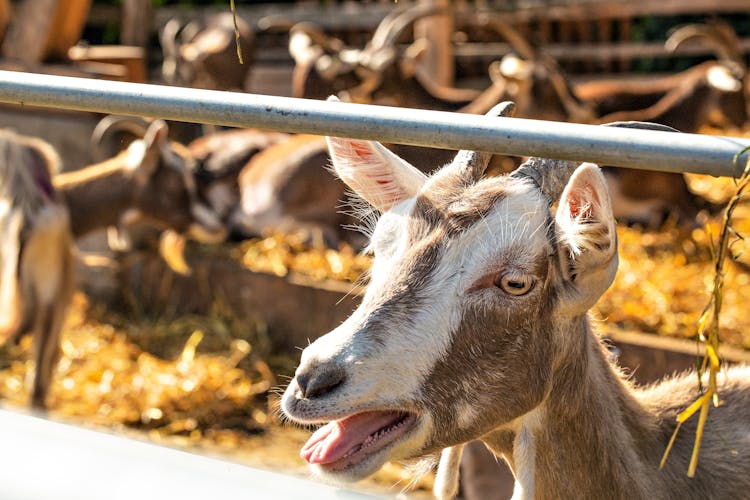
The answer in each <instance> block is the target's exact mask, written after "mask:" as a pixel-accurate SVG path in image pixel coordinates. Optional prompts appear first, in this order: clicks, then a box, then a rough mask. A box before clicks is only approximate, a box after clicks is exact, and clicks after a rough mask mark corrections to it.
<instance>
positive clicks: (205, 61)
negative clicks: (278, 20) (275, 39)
mask: <svg viewBox="0 0 750 500" xmlns="http://www.w3.org/2000/svg"><path fill="white" fill-rule="evenodd" d="M237 28H238V30H239V46H240V50H241V51H242V59H243V61H242V62H243V63H242V64H240V61H239V57H238V55H237V46H236V44H235V31H234V20H233V17H232V14H231V13H229V12H222V13H220V14H216V15H213V16H211V17H209V18H208V20H206V22H205V23H198V22H192V23H189V24H188V25H186V26H183V25H182V23H181V22H180V20H178V19H171V20H170V21H168V22H167V23H166V24H165V25H164V27H163V28H162V30H161V33H160V35H159V40H160V41H161V47H162V52H163V55H164V60H163V63H162V78H164V81H165V82H166V83H168V84H171V85H184V86H190V87H197V88H203V89H212V90H244V88H245V82H246V81H247V78H248V75H249V72H250V67H251V66H252V62H253V51H254V45H255V33H254V32H253V29H252V28H251V27H250V25H249V24H248V23H247V22H246V21H244V20H243V19H242V18H241V17H237Z"/></svg>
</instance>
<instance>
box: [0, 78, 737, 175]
mask: <svg viewBox="0 0 750 500" xmlns="http://www.w3.org/2000/svg"><path fill="white" fill-rule="evenodd" d="M0 102H6V103H16V104H21V105H36V106H46V107H52V108H65V109H74V110H80V111H93V112H100V113H113V114H122V115H133V116H137V115H140V116H150V117H155V118H164V119H169V120H177V121H188V122H199V123H211V124H216V125H227V126H234V127H256V128H262V129H267V130H276V131H284V132H298V133H310V134H319V135H332V136H341V137H352V138H357V139H369V140H380V141H384V142H393V143H399V144H412V145H421V146H431V147H439V148H446V149H473V150H478V151H488V152H492V153H498V154H508V155H516V156H532V155H533V156H542V157H548V158H558V159H566V160H575V161H590V162H595V163H598V164H601V165H613V166H621V167H631V168H641V169H647V170H660V171H666V172H688V173H702V174H710V175H715V176H737V175H739V173H740V172H741V171H742V168H743V167H744V164H745V162H746V161H747V155H746V154H744V155H743V156H742V157H741V158H740V161H738V162H735V155H737V154H738V153H739V152H740V151H741V150H742V149H744V148H745V147H748V146H750V140H748V139H738V138H729V137H718V136H706V135H699V134H675V133H669V132H657V131H646V130H636V129H618V128H611V127H599V126H594V125H580V124H572V123H558V122H547V121H541V120H527V119H521V118H487V117H484V116H475V115H467V114H459V113H446V112H439V111H426V110H416V109H404V108H393V107H387V106H371V105H363V104H349V103H340V102H337V103H332V102H324V101H316V100H310V99H294V98H290V97H274V96H263V95H256V94H245V93H238V92H220V91H212V90H197V89H186V88H179V87H168V86H161V85H146V84H136V83H124V82H112V81H104V80H93V79H85V78H72V77H62V76H51V75H39V74H33V73H21V72H11V71H0Z"/></svg>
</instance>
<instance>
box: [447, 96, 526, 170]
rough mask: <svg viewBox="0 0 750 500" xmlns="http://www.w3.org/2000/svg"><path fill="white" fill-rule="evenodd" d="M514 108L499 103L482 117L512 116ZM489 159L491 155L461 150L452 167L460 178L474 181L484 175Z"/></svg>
mask: <svg viewBox="0 0 750 500" xmlns="http://www.w3.org/2000/svg"><path fill="white" fill-rule="evenodd" d="M515 107H516V105H515V104H514V103H513V102H511V101H505V102H501V103H500V104H496V105H495V106H494V107H492V109H490V110H489V111H488V112H487V113H486V114H485V115H484V116H494V117H497V116H500V117H506V116H512V114H513V111H514V110H515ZM490 158H492V153H485V152H483V151H470V150H468V149H462V150H461V151H459V152H458V153H457V154H456V158H455V159H454V160H453V166H454V168H457V169H458V171H459V173H460V175H461V176H462V177H466V178H467V179H468V180H470V181H476V180H478V179H480V178H481V177H482V175H483V174H484V171H485V170H486V169H487V165H488V164H489V163H490Z"/></svg>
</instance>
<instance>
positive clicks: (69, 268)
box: [0, 130, 74, 408]
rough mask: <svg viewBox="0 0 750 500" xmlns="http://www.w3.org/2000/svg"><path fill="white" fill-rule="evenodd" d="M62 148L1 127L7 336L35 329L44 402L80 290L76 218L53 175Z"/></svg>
mask: <svg viewBox="0 0 750 500" xmlns="http://www.w3.org/2000/svg"><path fill="white" fill-rule="evenodd" d="M59 168H60V158H59V156H58V155H57V153H56V152H55V150H54V149H53V148H52V147H51V146H50V145H49V144H47V143H46V142H44V141H41V140H39V139H35V138H31V137H26V136H21V135H17V134H15V133H13V132H10V131H7V130H2V131H0V344H4V343H5V342H7V341H13V340H15V339H16V338H17V337H18V336H19V335H21V334H23V333H26V332H30V333H31V334H32V335H33V343H34V360H35V362H36V372H35V374H34V377H33V380H32V381H31V385H32V390H31V403H32V405H33V406H34V407H36V408H43V407H44V403H45V397H46V395H47V392H48V390H49V384H50V380H51V378H52V371H53V370H54V367H55V366H56V363H57V359H58V355H59V348H58V346H59V342H60V330H61V328H62V325H63V320H64V318H65V313H66V310H67V308H68V305H69V304H70V298H71V296H72V291H73V281H74V280H73V263H72V256H71V250H72V248H71V244H72V239H71V234H70V218H69V215H68V210H67V207H66V206H65V203H64V200H63V199H62V197H61V195H60V193H59V192H57V191H56V189H55V188H54V187H53V185H52V176H53V174H54V173H55V171H57V170H58V169H59Z"/></svg>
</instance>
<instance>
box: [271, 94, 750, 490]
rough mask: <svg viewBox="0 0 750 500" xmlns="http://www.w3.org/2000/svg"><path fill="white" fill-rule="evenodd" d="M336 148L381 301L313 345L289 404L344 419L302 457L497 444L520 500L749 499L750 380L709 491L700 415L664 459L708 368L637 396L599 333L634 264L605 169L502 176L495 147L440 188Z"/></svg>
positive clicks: (353, 472)
mask: <svg viewBox="0 0 750 500" xmlns="http://www.w3.org/2000/svg"><path fill="white" fill-rule="evenodd" d="M501 112H502V108H501V109H499V110H496V111H494V113H495V114H497V113H501ZM654 133H658V132H654ZM328 143H329V148H330V151H331V156H332V158H333V164H334V168H335V170H336V172H337V173H338V175H339V176H340V177H341V179H342V180H343V181H344V182H345V183H346V184H348V185H349V187H351V188H352V189H353V190H354V191H355V192H356V193H358V194H359V195H360V196H362V197H363V198H364V199H365V200H367V201H368V202H370V203H371V204H372V205H373V206H374V207H375V208H376V209H378V210H379V211H381V212H382V216H381V217H380V219H379V221H378V222H377V225H376V227H375V229H374V232H373V234H372V239H371V243H370V248H371V249H372V250H373V252H374V256H375V257H374V262H373V268H372V276H371V280H370V284H369V286H368V288H367V291H366V293H365V295H364V297H363V299H362V302H361V305H360V306H359V307H358V308H357V309H356V310H355V311H354V313H353V314H352V315H351V316H350V317H349V318H348V319H347V320H346V321H345V322H344V323H343V324H341V325H340V326H339V327H338V328H336V329H335V330H333V331H331V332H330V333H328V334H326V335H324V336H323V337H321V338H319V339H318V340H316V341H315V342H314V343H312V344H311V345H309V346H308V347H307V348H306V349H305V350H304V351H303V353H302V358H301V361H300V365H299V367H298V368H297V371H296V374H295V377H294V379H293V380H292V381H291V383H290V384H289V386H288V387H287V389H286V391H285V393H284V396H283V398H282V402H281V407H282V410H283V412H284V413H285V414H286V416H287V417H288V418H290V419H291V420H293V421H295V422H299V423H303V424H308V425H309V424H324V425H323V426H322V427H320V428H319V429H318V430H317V431H316V432H315V433H314V434H313V436H312V437H311V438H310V440H309V441H308V442H307V443H306V444H305V446H304V447H303V449H302V452H301V454H302V456H303V458H305V459H306V460H307V461H308V462H309V463H310V464H312V465H313V468H314V470H315V471H316V472H317V473H319V474H321V475H323V476H325V477H327V478H329V479H332V480H340V481H353V480H358V479H361V478H363V477H366V476H368V475H370V474H372V473H373V472H375V471H376V470H377V469H379V468H380V467H381V466H382V465H383V464H384V463H385V462H386V461H388V460H393V459H396V460H400V459H414V458H419V457H425V456H429V455H434V454H437V453H439V452H440V451H441V450H443V449H445V448H449V447H454V446H457V445H460V444H461V443H465V442H468V441H471V440H474V439H481V440H482V441H484V443H485V444H486V445H487V446H488V447H489V448H491V449H492V450H493V452H494V453H495V454H496V455H498V456H502V457H504V458H506V459H507V460H508V462H509V463H510V465H511V467H512V469H513V471H514V475H515V478H516V483H517V484H516V491H515V494H514V496H515V498H519V499H532V498H623V499H624V498H644V499H645V498H674V499H678V498H679V499H684V498H695V499H698V498H700V499H703V498H741V497H744V496H746V494H747V491H748V489H749V488H750V423H748V420H747V415H748V413H749V412H750V381H749V380H750V378H749V377H750V369H749V368H747V367H742V368H737V369H730V370H727V371H726V372H725V373H724V374H723V375H722V376H721V379H722V381H721V382H720V391H721V396H722V401H723V404H722V405H721V406H719V407H718V408H712V410H711V426H710V427H709V429H710V430H709V431H708V432H707V433H706V434H704V436H703V443H702V447H701V462H700V464H699V466H698V471H697V475H696V477H695V478H694V479H692V480H691V479H688V478H687V476H686V475H685V471H686V468H687V464H688V461H689V459H690V455H691V449H692V445H693V439H692V436H693V435H694V430H695V422H694V420H695V419H692V420H689V421H687V422H686V423H685V424H683V429H682V432H681V434H679V435H678V437H677V439H676V441H675V442H674V446H673V448H672V452H671V454H670V457H669V460H667V462H666V465H665V467H664V469H662V470H659V461H660V458H661V456H662V454H663V453H664V450H665V448H666V445H667V442H668V441H669V438H670V436H671V435H672V432H673V431H674V429H675V426H676V424H677V422H676V418H675V417H676V415H677V414H678V413H679V412H680V411H681V410H682V409H684V408H685V407H686V406H687V405H689V404H690V403H691V402H692V401H693V399H694V398H696V397H697V396H698V395H699V390H698V387H697V385H698V383H697V379H696V376H695V374H687V375H685V376H680V377H676V378H673V379H670V380H667V381H665V382H663V383H662V384H660V385H655V386H651V387H647V388H641V389H638V388H634V387H633V386H632V385H631V384H630V383H629V382H628V381H626V380H625V379H624V378H623V376H622V374H621V373H620V371H619V369H618V368H617V367H616V366H613V365H612V364H611V362H610V361H609V359H608V358H609V357H608V355H607V352H606V349H605V348H604V346H603V345H602V342H601V341H600V339H599V337H598V336H597V335H596V334H595V333H594V332H593V331H592V327H591V323H590V320H589V317H588V310H589V308H590V307H591V306H592V305H593V304H594V303H595V302H596V301H597V300H598V298H599V297H600V296H601V294H602V293H603V292H604V291H605V290H606V289H607V288H608V287H609V286H610V284H611V282H612V280H613V278H614V276H615V273H616V269H617V236H616V232H615V221H614V217H613V215H612V210H611V204H610V200H609V194H608V192H607V187H606V185H605V180H604V178H603V176H602V174H601V172H600V170H599V168H598V167H596V166H595V165H593V164H588V163H584V164H581V165H579V164H576V163H573V162H567V161H555V160H546V159H540V158H531V159H529V160H528V161H527V162H526V163H524V164H523V165H522V166H521V167H520V168H519V169H518V170H516V171H514V172H513V173H511V174H509V175H506V176H502V177H495V178H483V171H484V169H485V167H486V164H487V159H488V157H487V155H485V154H482V153H475V152H470V151H462V152H460V153H459V154H458V155H457V156H456V158H455V160H454V161H453V162H452V163H450V164H449V165H447V166H445V167H443V168H442V169H440V170H439V171H437V172H436V173H435V174H433V175H432V176H430V177H427V176H425V175H424V174H422V173H421V172H419V171H418V170H416V169H415V168H413V167H411V166H410V165H408V164H406V163H405V162H404V161H403V160H401V159H400V158H398V157H396V156H395V155H393V154H391V153H390V152H389V151H388V150H386V149H385V148H384V147H382V146H381V145H380V144H378V143H376V142H368V141H363V140H352V139H342V138H334V137H331V138H328ZM555 203H556V204H557V209H556V212H555V213H554V214H553V213H552V208H551V207H552V206H553V205H554V204H555ZM685 426H687V427H685Z"/></svg>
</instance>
